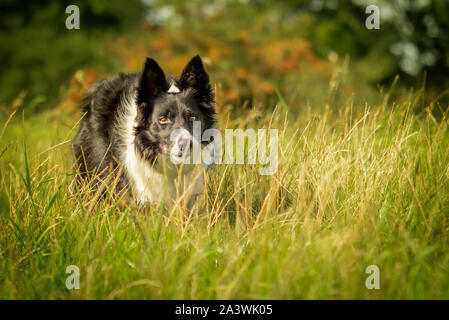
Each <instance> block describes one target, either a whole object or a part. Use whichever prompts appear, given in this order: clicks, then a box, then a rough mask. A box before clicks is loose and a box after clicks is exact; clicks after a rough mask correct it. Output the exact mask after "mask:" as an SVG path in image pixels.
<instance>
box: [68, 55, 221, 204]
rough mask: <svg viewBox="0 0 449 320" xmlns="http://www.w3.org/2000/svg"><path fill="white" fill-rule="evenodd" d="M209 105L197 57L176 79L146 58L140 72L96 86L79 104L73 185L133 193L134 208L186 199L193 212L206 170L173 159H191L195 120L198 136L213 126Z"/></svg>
mask: <svg viewBox="0 0 449 320" xmlns="http://www.w3.org/2000/svg"><path fill="white" fill-rule="evenodd" d="M214 103H215V102H214V93H213V90H212V88H211V85H210V81H209V75H208V74H207V72H206V70H205V68H204V66H203V62H202V60H201V58H200V56H199V55H196V56H194V57H193V58H192V59H191V60H190V61H189V62H188V63H187V65H186V66H185V67H184V69H183V71H182V73H181V75H180V76H179V77H176V76H174V75H171V74H165V73H164V71H163V70H162V69H161V67H160V66H159V64H158V63H157V62H156V61H155V60H154V59H152V58H149V57H147V58H146V59H145V62H144V65H143V69H142V70H141V71H140V72H138V73H131V74H124V73H121V74H119V75H118V76H116V77H113V78H109V79H103V80H100V81H98V82H96V83H94V84H93V85H92V86H91V88H90V89H89V91H88V93H87V94H86V96H85V97H84V99H83V100H82V103H81V107H82V112H83V118H82V119H81V121H80V127H79V130H78V132H77V134H76V136H75V137H74V138H73V140H72V149H73V152H74V156H75V165H76V170H77V172H78V173H79V174H78V177H79V180H83V181H86V179H88V180H90V181H93V184H92V185H93V188H92V189H95V190H98V187H99V186H100V185H102V184H103V185H104V184H106V185H108V183H109V184H110V185H111V188H110V190H111V189H112V190H113V191H114V194H118V195H120V194H122V193H123V192H124V191H125V190H131V195H132V198H133V199H135V202H136V203H137V204H141V205H145V204H148V203H162V202H165V201H167V200H175V199H177V198H179V197H184V200H186V202H187V203H188V207H189V208H191V207H192V205H193V204H194V202H195V199H196V197H197V196H198V194H199V193H200V192H201V188H202V185H203V181H204V172H205V170H204V169H207V167H206V166H205V165H201V166H198V165H196V166H195V165H190V164H187V165H183V163H182V161H181V164H179V163H178V164H177V163H176V162H174V161H173V157H174V158H178V159H181V160H182V159H185V157H186V156H187V155H190V153H191V150H192V148H191V146H192V142H193V134H192V130H193V129H192V128H193V122H194V121H199V122H200V124H201V130H202V132H204V131H205V130H207V129H210V128H212V127H213V126H214V123H215V122H216V120H215V115H216V112H215V106H214ZM199 143H200V144H201V142H199ZM198 167H200V168H198ZM111 178H112V179H111ZM108 181H109V182H108Z"/></svg>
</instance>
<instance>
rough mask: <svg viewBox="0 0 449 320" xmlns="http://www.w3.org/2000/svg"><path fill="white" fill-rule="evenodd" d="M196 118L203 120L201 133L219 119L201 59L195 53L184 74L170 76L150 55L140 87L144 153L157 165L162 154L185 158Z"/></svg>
mask: <svg viewBox="0 0 449 320" xmlns="http://www.w3.org/2000/svg"><path fill="white" fill-rule="evenodd" d="M195 121H200V122H201V134H202V133H203V132H204V130H207V129H209V128H211V127H212V126H213V124H214V121H215V108H214V94H213V92H212V89H211V86H210V83H209V76H208V74H207V72H206V70H205V69H204V66H203V62H202V60H201V58H200V57H199V56H198V55H197V56H194V57H193V58H192V59H191V60H190V61H189V62H188V63H187V65H186V66H185V68H184V70H183V71H182V73H181V76H180V77H175V76H171V75H166V74H165V73H164V72H163V71H162V69H161V67H160V66H159V65H158V64H157V62H156V61H155V60H153V59H151V58H147V59H146V60H145V64H144V67H143V70H142V72H141V74H140V78H139V84H138V89H137V117H136V126H135V135H136V139H135V145H136V148H137V149H138V150H139V151H140V153H141V155H142V156H143V157H144V158H145V159H147V160H149V161H151V162H152V163H153V164H154V162H155V161H156V159H157V157H158V155H159V154H161V153H162V154H171V155H174V156H178V157H180V158H182V157H184V156H185V154H186V152H189V150H191V149H192V148H191V144H192V139H193V124H194V122H195ZM197 124H198V122H197ZM197 127H198V126H197ZM199 143H201V142H199Z"/></svg>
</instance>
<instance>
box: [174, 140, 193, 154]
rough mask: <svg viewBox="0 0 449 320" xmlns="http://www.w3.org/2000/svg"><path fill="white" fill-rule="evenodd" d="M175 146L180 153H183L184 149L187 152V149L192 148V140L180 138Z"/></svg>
mask: <svg viewBox="0 0 449 320" xmlns="http://www.w3.org/2000/svg"><path fill="white" fill-rule="evenodd" d="M177 145H178V149H179V150H180V151H185V150H186V149H187V150H188V149H189V148H191V147H192V139H189V138H180V139H178V141H177Z"/></svg>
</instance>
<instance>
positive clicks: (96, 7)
mask: <svg viewBox="0 0 449 320" xmlns="http://www.w3.org/2000/svg"><path fill="white" fill-rule="evenodd" d="M70 4H74V5H77V6H78V7H79V9H80V27H81V28H80V30H68V29H66V27H65V20H66V18H67V17H68V14H66V13H65V8H66V7H67V6H68V5H70ZM144 9H145V6H144V5H143V4H142V3H141V1H138V0H130V1H120V0H113V1H106V0H104V1H100V0H97V1H50V0H37V1H12V0H2V2H1V4H0V43H1V44H0V60H1V64H2V72H1V77H0V93H1V96H0V102H2V103H9V102H11V100H13V99H14V98H16V97H17V96H18V95H19V93H20V92H24V93H26V96H25V101H30V100H31V99H34V101H35V102H36V103H35V104H36V105H35V107H39V106H38V105H37V103H38V102H43V101H46V102H48V103H46V104H45V105H51V104H52V103H53V102H55V101H56V99H57V98H58V94H59V90H60V87H61V84H62V83H63V82H64V81H63V80H64V79H66V78H67V77H68V76H69V75H71V74H72V73H73V72H74V71H75V70H76V69H77V68H80V67H82V66H86V65H89V66H97V67H100V68H101V67H103V68H104V67H109V68H113V67H114V59H113V57H112V55H111V54H108V53H107V51H106V47H107V46H106V43H107V42H106V41H108V40H111V39H113V38H114V37H116V36H117V35H118V34H121V33H123V32H130V31H132V30H135V29H136V28H139V27H140V26H141V24H142V21H143V19H144V15H145V10H144ZM36 97H40V99H38V100H35V98H36Z"/></svg>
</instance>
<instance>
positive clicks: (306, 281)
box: [0, 95, 449, 299]
mask: <svg viewBox="0 0 449 320" xmlns="http://www.w3.org/2000/svg"><path fill="white" fill-rule="evenodd" d="M379 101H381V102H380V103H378V105H368V104H367V105H365V106H363V107H360V108H355V107H351V105H350V104H349V103H348V104H347V105H346V106H343V107H342V108H341V109H340V110H339V111H335V110H334V111H331V110H332V108H324V109H323V110H322V111H313V110H314V109H313V108H312V109H308V108H304V109H301V110H302V111H297V112H291V111H290V109H289V106H288V105H287V104H286V103H285V102H283V100H282V99H280V102H279V103H278V105H277V108H276V110H275V111H274V112H273V113H267V112H265V111H263V110H258V109H251V110H246V111H242V112H237V111H235V110H234V112H227V111H228V110H223V109H222V110H220V113H219V124H218V127H219V128H221V129H224V128H236V127H241V128H268V127H270V128H276V129H279V168H278V171H277V173H276V174H274V175H272V176H261V175H259V173H258V165H224V164H223V165H217V166H215V168H214V169H213V170H211V171H210V172H209V175H208V179H207V185H206V189H205V192H204V194H203V195H202V196H201V198H200V199H199V202H198V206H197V207H196V209H195V210H194V211H193V212H191V213H189V212H187V211H185V210H184V209H182V208H181V207H180V206H178V205H176V204H173V205H168V206H166V207H155V206H153V207H149V208H146V209H145V210H142V209H140V210H138V209H136V208H132V207H127V206H124V205H123V203H122V202H119V201H115V200H113V199H106V200H105V201H100V202H96V201H95V199H92V198H90V197H89V196H87V195H86V194H84V193H82V192H76V191H73V190H74V189H73V183H72V182H73V171H72V163H73V162H72V158H71V154H70V148H69V144H68V143H67V141H68V140H69V139H70V138H72V137H73V136H74V134H75V132H76V129H77V127H76V123H77V121H78V119H79V115H78V114H76V116H74V115H73V114H70V113H66V112H65V111H64V109H63V108H61V107H59V108H56V109H54V110H51V111H46V112H43V113H41V114H38V115H33V116H27V113H26V110H25V112H17V113H16V114H14V115H12V117H11V118H10V119H9V120H10V121H9V120H8V119H6V118H5V119H2V122H1V125H0V130H1V131H0V212H1V214H0V219H1V220H0V221H1V224H0V227H1V232H0V298H2V299H97V298H98V299H104V298H106V299H133V298H136V299H161V298H162V299H315V298H324V299H347V298H356V299H390V298H392V299H399V298H401V299H411V298H419V299H428V298H437V299H440V298H446V299H447V298H449V270H448V266H449V232H448V231H449V223H448V218H449V167H448V162H449V161H448V159H449V130H448V125H449V121H448V119H447V117H446V116H445V113H443V116H442V117H440V118H435V117H433V116H432V115H431V112H427V113H426V112H420V113H417V112H415V108H416V105H417V104H419V101H420V100H419V99H412V98H410V99H409V101H405V102H402V103H394V102H392V101H389V99H388V95H385V97H384V98H382V97H380V99H379ZM435 108H436V107H435ZM71 190H72V191H71ZM69 265H76V266H78V267H79V269H80V289H79V290H68V289H67V288H66V286H65V281H66V278H67V276H68V274H66V273H65V271H66V267H67V266H69ZM369 265H377V266H378V267H379V270H380V289H379V290H368V289H367V288H366V287H365V280H366V278H367V277H368V276H369V275H368V274H366V273H365V270H366V267H367V266H369Z"/></svg>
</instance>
